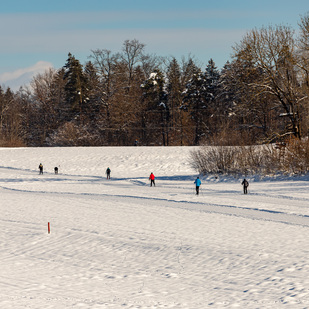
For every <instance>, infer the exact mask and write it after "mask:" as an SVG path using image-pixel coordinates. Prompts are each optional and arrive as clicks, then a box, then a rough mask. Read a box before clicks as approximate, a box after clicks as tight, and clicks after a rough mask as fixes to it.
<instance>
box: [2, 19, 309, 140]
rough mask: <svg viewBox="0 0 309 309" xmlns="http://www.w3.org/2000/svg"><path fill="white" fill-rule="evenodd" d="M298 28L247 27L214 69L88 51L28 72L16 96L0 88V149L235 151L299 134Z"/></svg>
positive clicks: (302, 84) (305, 42) (131, 45)
mask: <svg viewBox="0 0 309 309" xmlns="http://www.w3.org/2000/svg"><path fill="white" fill-rule="evenodd" d="M299 27H300V31H299V32H298V35H297V36H296V35H295V31H294V30H293V29H291V28H290V27H288V26H270V27H265V28H262V29H254V30H251V31H249V32H248V33H247V34H246V35H245V36H244V37H243V39H242V41H241V42H239V43H238V44H236V45H235V46H234V54H233V57H232V60H231V61H230V62H227V63H226V65H225V66H224V68H223V69H221V70H218V69H217V67H216V65H215V62H214V61H213V60H212V59H210V60H209V62H208V64H207V66H206V68H202V67H201V65H199V63H198V61H196V60H195V59H194V57H191V56H188V57H186V58H185V57H183V58H182V59H181V60H177V59H176V58H174V57H171V58H162V57H158V56H156V55H149V54H146V53H145V45H144V44H142V43H141V42H139V41H138V40H135V39H134V40H126V41H125V42H124V43H123V47H122V50H121V51H120V52H118V53H112V52H111V51H110V50H106V49H98V50H93V51H91V55H90V56H89V61H88V62H87V63H85V64H84V65H82V64H81V63H80V61H79V60H78V59H76V58H75V57H74V56H73V55H72V54H69V55H68V59H67V61H66V63H65V65H64V66H63V67H62V68H60V69H58V70H56V69H50V70H48V71H46V72H45V73H44V74H38V75H36V76H35V77H34V78H33V80H32V82H31V87H28V88H25V87H22V88H20V90H19V91H17V92H16V93H14V92H12V91H11V90H10V89H9V88H8V89H5V88H4V87H2V88H0V143H1V145H11V146H14V145H16V146H17V145H27V146H47V145H59V146H60V145H67V146H69V145H92V146H94V145H133V143H134V141H135V140H138V141H139V144H140V145H199V144H201V143H209V144H218V143H220V144H221V145H224V144H226V145H235V144H239V143H246V144H253V143H265V142H271V141H274V140H280V139H283V138H284V137H285V136H291V135H292V136H295V137H296V138H301V137H303V136H307V135H308V126H309V113H308V112H309V100H308V93H309V15H306V16H304V17H302V18H301V20H300V23H299Z"/></svg>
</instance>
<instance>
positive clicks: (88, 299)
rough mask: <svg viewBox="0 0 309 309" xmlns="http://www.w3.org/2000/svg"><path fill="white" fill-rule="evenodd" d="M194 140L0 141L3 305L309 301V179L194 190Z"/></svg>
mask: <svg viewBox="0 0 309 309" xmlns="http://www.w3.org/2000/svg"><path fill="white" fill-rule="evenodd" d="M192 149H194V148H192V147H191V148H189V147H165V148H164V147H127V148H122V147H98V148H86V147H85V148H82V147H81V148H19V149H7V148H5V149H3V148H2V149H0V195H1V200H0V224H1V233H0V261H1V268H0V308H1V309H11V308H12V309H25V308H32V309H34V308H35V309H42V308H44V309H48V308H57V309H65V308H119V309H122V308H124V309H127V308H177V309H178V308H179V309H204V308H208V307H209V308H241V309H244V308H263V309H264V308H309V265H308V257H309V178H308V177H303V178H286V179H283V178H281V179H277V180H270V179H264V180H261V179H260V180H258V179H254V178H249V181H250V186H249V193H248V195H243V194H242V187H241V185H240V182H241V181H242V179H231V178H230V179H225V178H220V177H219V178H217V179H216V178H209V179H207V178H206V177H202V186H201V194H200V195H199V196H196V195H195V194H194V193H195V192H194V184H193V181H194V179H195V177H196V176H197V174H196V172H195V171H194V170H193V169H192V168H191V166H190V164H189V161H188V157H189V154H190V151H191V150H192ZM40 162H42V163H43V165H44V175H39V172H38V165H39V164H40ZM54 166H59V174H58V175H55V174H54V173H53V168H54ZM108 166H109V167H110V168H111V171H112V172H111V179H110V180H107V179H106V176H105V170H106V168H107V167H108ZM150 172H153V173H154V174H155V176H156V187H150V186H149V180H148V177H149V174H150ZM48 222H50V234H49V233H48Z"/></svg>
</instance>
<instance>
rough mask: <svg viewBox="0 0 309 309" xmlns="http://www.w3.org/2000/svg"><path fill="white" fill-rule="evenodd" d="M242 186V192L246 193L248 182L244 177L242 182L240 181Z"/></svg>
mask: <svg viewBox="0 0 309 309" xmlns="http://www.w3.org/2000/svg"><path fill="white" fill-rule="evenodd" d="M241 184H242V185H243V186H244V194H247V193H248V190H247V189H248V187H249V182H248V180H247V179H246V178H245V179H244V180H243V181H242V183H241Z"/></svg>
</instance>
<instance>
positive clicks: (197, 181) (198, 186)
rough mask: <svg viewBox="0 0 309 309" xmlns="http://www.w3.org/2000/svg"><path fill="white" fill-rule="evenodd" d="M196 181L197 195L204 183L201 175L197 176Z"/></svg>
mask: <svg viewBox="0 0 309 309" xmlns="http://www.w3.org/2000/svg"><path fill="white" fill-rule="evenodd" d="M194 183H195V190H196V195H199V193H200V185H201V184H202V182H201V180H200V177H197V178H196V179H195V181H194Z"/></svg>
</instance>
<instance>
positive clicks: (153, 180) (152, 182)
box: [149, 173, 156, 187]
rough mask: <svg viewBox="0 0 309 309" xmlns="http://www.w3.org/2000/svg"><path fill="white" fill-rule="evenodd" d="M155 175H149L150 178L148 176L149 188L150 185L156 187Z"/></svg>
mask: <svg viewBox="0 0 309 309" xmlns="http://www.w3.org/2000/svg"><path fill="white" fill-rule="evenodd" d="M155 178H156V177H155V175H154V174H153V173H151V174H150V176H149V179H150V187H152V184H153V185H154V186H156V184H155Z"/></svg>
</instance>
